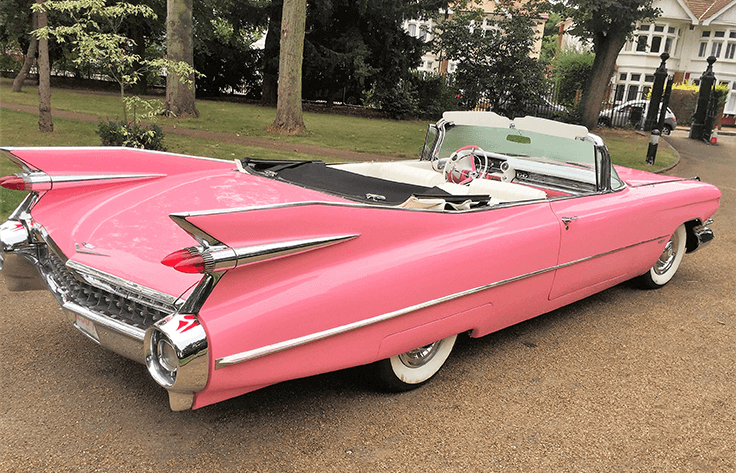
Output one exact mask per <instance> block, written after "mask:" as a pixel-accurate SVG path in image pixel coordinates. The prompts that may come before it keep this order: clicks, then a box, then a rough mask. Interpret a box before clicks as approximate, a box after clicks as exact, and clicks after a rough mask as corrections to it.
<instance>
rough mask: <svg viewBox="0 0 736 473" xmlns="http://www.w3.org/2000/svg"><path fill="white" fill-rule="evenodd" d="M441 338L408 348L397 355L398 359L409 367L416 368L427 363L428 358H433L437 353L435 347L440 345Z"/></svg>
mask: <svg viewBox="0 0 736 473" xmlns="http://www.w3.org/2000/svg"><path fill="white" fill-rule="evenodd" d="M441 343H442V340H440V341H437V342H434V343H430V344H429V345H426V346H423V347H419V348H415V349H414V350H409V351H407V352H406V353H402V354H401V355H399V360H401V362H402V363H403V364H404V365H405V366H408V367H409V368H418V367H420V366H424V365H426V364H427V363H429V360H431V359H432V358H434V355H435V354H436V353H437V349H438V348H439V347H440V344H441Z"/></svg>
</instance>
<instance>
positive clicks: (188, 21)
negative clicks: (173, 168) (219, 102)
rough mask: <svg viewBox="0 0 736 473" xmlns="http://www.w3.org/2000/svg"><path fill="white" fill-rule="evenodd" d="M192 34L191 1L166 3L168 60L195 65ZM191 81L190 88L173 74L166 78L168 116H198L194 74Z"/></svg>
mask: <svg viewBox="0 0 736 473" xmlns="http://www.w3.org/2000/svg"><path fill="white" fill-rule="evenodd" d="M192 32H193V25H192V0H167V2H166V51H167V56H168V58H169V59H171V60H172V61H183V62H186V63H187V64H189V65H190V66H193V65H194V45H193V41H192V37H193V34H192ZM189 80H191V85H187V84H185V83H183V82H182V81H181V80H180V78H179V76H177V75H176V74H174V73H173V72H171V71H169V72H168V74H167V75H166V103H165V104H164V112H165V113H166V115H169V116H174V117H179V118H184V117H187V116H190V115H192V116H195V117H198V116H199V110H197V106H196V103H195V89H194V75H192V76H190V77H189Z"/></svg>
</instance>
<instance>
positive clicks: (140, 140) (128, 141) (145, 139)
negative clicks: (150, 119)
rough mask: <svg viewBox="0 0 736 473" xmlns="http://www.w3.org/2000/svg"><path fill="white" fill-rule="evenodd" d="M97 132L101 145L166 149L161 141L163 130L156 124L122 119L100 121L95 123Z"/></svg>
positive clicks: (156, 149)
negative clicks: (145, 124)
mask: <svg viewBox="0 0 736 473" xmlns="http://www.w3.org/2000/svg"><path fill="white" fill-rule="evenodd" d="M97 134H98V135H100V139H102V145H103V146H127V147H129V148H142V149H152V150H155V151H166V147H165V146H164V143H163V140H164V132H163V130H161V127H160V126H158V125H156V124H153V125H151V126H141V125H140V124H138V123H129V122H126V121H124V120H120V121H115V120H106V121H100V123H99V125H97Z"/></svg>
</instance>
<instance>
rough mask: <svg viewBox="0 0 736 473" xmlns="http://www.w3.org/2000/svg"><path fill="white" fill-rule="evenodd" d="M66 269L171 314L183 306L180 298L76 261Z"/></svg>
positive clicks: (110, 290)
mask: <svg viewBox="0 0 736 473" xmlns="http://www.w3.org/2000/svg"><path fill="white" fill-rule="evenodd" d="M66 267H67V268H69V269H70V270H72V271H74V272H75V273H76V274H78V275H79V276H80V277H82V278H83V279H84V280H85V281H86V282H87V283H89V284H90V285H92V286H95V287H98V288H100V289H103V290H105V291H109V292H111V293H113V294H116V295H118V296H121V297H125V298H129V299H132V300H134V301H136V302H140V303H142V304H147V305H151V303H152V302H155V303H157V305H159V307H158V308H159V309H162V310H165V311H169V312H172V311H175V310H176V309H177V307H180V306H181V305H182V304H183V301H181V300H180V299H179V298H178V297H175V296H172V295H169V294H165V293H163V292H160V291H157V290H155V289H151V288H149V287H146V286H143V285H141V284H137V283H134V282H131V281H128V280H127V279H122V278H119V277H117V276H113V275H111V274H108V273H105V272H103V271H100V270H97V269H94V268H90V267H89V266H87V265H85V264H82V263H78V262H76V261H74V260H67V261H66ZM126 291H127V292H126Z"/></svg>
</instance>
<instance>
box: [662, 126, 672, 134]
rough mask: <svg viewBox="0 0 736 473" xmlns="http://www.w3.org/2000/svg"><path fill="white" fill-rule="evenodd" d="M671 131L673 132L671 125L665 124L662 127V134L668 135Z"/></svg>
mask: <svg viewBox="0 0 736 473" xmlns="http://www.w3.org/2000/svg"><path fill="white" fill-rule="evenodd" d="M671 133H672V128H670V126H669V125H665V126H663V127H662V135H665V136H667V135H669V134H671Z"/></svg>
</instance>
